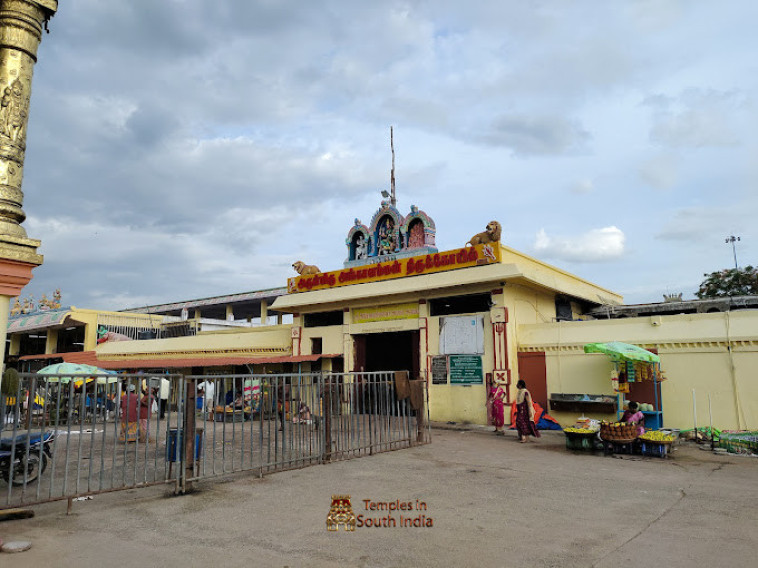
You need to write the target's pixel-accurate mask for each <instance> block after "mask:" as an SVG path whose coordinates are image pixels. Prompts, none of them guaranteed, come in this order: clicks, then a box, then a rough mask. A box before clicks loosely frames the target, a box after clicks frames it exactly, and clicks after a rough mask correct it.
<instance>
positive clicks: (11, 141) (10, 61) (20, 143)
mask: <svg viewBox="0 0 758 568" xmlns="http://www.w3.org/2000/svg"><path fill="white" fill-rule="evenodd" d="M57 10H58V1H57V0H0V345H5V337H6V332H7V328H8V304H9V300H10V298H12V297H14V296H18V295H19V294H20V293H21V290H22V289H23V287H24V286H26V284H28V283H29V280H31V279H32V269H33V268H34V267H36V266H39V265H40V264H42V255H40V254H37V247H39V246H40V241H39V240H37V239H30V238H29V237H28V236H27V235H26V231H25V230H24V228H23V227H22V226H21V223H22V222H23V221H24V219H26V214H25V213H24V210H23V209H22V208H21V206H22V205H23V202H24V193H23V192H22V191H21V181H22V179H23V176H24V153H25V152H26V126H27V124H28V121H29V100H30V97H31V92H32V72H33V70H34V64H35V63H36V62H37V48H38V47H39V44H40V41H41V40H42V31H43V30H45V29H47V22H48V20H49V19H50V18H52V17H53V15H54V14H55V12H56V11H57ZM0 361H2V354H0Z"/></svg>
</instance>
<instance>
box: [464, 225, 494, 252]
mask: <svg viewBox="0 0 758 568" xmlns="http://www.w3.org/2000/svg"><path fill="white" fill-rule="evenodd" d="M501 232H502V227H501V225H500V223H498V222H497V221H490V222H489V223H487V230H486V231H484V232H482V233H477V234H476V235H474V236H473V237H471V238H470V239H469V241H468V242H467V243H466V244H467V245H471V246H476V245H486V244H489V243H496V242H499V241H500V233H501Z"/></svg>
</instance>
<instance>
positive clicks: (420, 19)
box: [23, 0, 758, 309]
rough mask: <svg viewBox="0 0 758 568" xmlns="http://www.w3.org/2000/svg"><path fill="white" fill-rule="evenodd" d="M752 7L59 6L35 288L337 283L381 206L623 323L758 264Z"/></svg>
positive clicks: (123, 299)
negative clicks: (486, 244) (388, 200)
mask: <svg viewBox="0 0 758 568" xmlns="http://www.w3.org/2000/svg"><path fill="white" fill-rule="evenodd" d="M757 20H758V3H756V2H754V1H753V0H746V1H744V2H740V1H737V0H734V1H730V2H712V1H690V0H682V1H676V0H670V1H666V0H657V1H631V0H630V1H625V2H624V1H619V2H605V1H601V0H597V1H586V2H585V1H577V0H574V1H572V2H562V1H553V2H551V1H531V2H523V1H520V0H518V1H517V0H508V1H503V2H492V1H491V0H483V1H478V0H469V1H467V2H460V1H453V0H450V1H447V0H434V1H431V0H427V1H405V2H403V1H397V2H395V1H387V2H369V1H365V2H362V1H354V0H342V1H337V0H335V1H315V2H301V1H295V0H292V1H285V0H282V1H276V0H244V1H243V0H212V1H211V0H160V1H156V0H130V1H129V2H103V1H102V0H65V1H64V2H61V6H60V10H59V12H58V14H57V15H56V16H55V17H54V18H53V20H52V21H51V23H50V34H49V35H45V36H44V38H43V43H42V46H41V48H40V53H39V62H38V64H37V66H36V68H35V76H34V88H33V93H32V107H31V112H30V124H29V133H28V138H27V157H26V169H25V179H24V186H23V189H24V192H25V201H24V210H25V211H26V214H27V216H28V218H27V220H26V222H25V223H24V226H25V228H26V229H27V232H28V233H29V236H31V237H34V238H39V239H41V240H42V247H41V249H40V252H41V253H42V254H44V255H45V263H44V264H43V265H42V266H40V267H39V268H37V269H35V271H34V275H35V276H34V280H33V281H32V283H31V284H30V285H29V286H28V287H27V289H26V290H25V294H24V295H27V294H29V293H31V294H33V295H34V297H35V298H39V297H40V296H41V294H42V293H47V294H48V295H49V294H50V293H51V292H52V291H53V290H54V289H55V288H56V287H60V288H61V289H62V290H63V302H64V304H67V305H76V306H78V307H82V308H96V309H122V308H127V307H137V306H143V305H147V304H154V303H161V302H169V301H179V300H188V299H192V298H200V297H207V296H215V295H221V294H227V293H235V292H245V291H250V290H257V289H262V288H270V287H277V286H284V285H285V283H286V278H287V277H288V276H291V275H293V274H294V273H293V272H292V268H291V264H292V262H293V261H295V260H304V261H306V262H307V263H309V264H311V263H312V264H317V265H319V266H320V267H321V268H322V269H323V270H336V269H338V268H341V267H342V262H343V260H344V258H345V256H346V247H345V244H344V240H345V237H346V235H347V232H348V230H349V229H350V227H351V226H352V223H353V219H354V218H356V217H358V218H360V219H361V220H362V221H363V222H365V223H368V222H369V220H370V218H371V216H372V215H373V213H374V211H375V210H376V209H377V207H378V206H379V203H380V200H381V196H380V191H381V190H382V189H386V188H388V186H389V170H390V165H391V154H390V148H389V128H390V125H393V126H394V129H395V152H396V179H397V192H398V207H399V209H400V211H401V213H403V214H406V213H407V212H408V211H409V209H410V206H411V205H412V204H415V205H417V206H419V207H420V208H421V209H423V210H424V211H426V212H427V213H428V214H429V215H430V216H431V217H432V218H433V219H434V220H435V222H436V224H437V244H438V247H439V248H440V250H448V249H453V248H456V247H459V246H462V245H463V244H464V243H465V242H466V241H467V240H468V238H469V237H470V236H471V235H473V234H474V233H477V232H479V231H481V230H483V228H484V226H485V225H486V224H487V222H488V221H490V220H491V219H496V220H498V221H500V222H501V223H502V224H503V227H504V233H503V234H504V237H503V241H504V242H505V243H506V244H508V245H510V246H512V247H514V248H516V249H518V250H521V251H524V252H526V253H528V254H531V255H534V256H535V257H537V258H539V259H541V260H544V261H546V262H549V263H551V264H554V265H556V266H559V267H561V268H564V269H566V270H568V271H570V272H573V273H575V274H577V275H579V276H581V277H583V278H586V279H588V280H591V281H594V282H596V283H598V284H600V285H602V286H605V287H607V288H610V289H612V290H614V291H617V292H619V293H621V294H623V295H624V296H625V299H626V301H627V302H628V303H637V302H649V301H660V300H662V294H664V293H677V292H683V293H684V297H685V298H691V297H693V293H694V291H695V290H696V289H697V287H698V284H699V283H700V281H701V280H702V278H703V273H705V272H711V271H713V270H718V269H722V268H728V267H729V266H733V264H734V261H733V257H732V249H731V246H730V245H728V244H726V243H725V242H724V240H725V238H726V237H727V236H728V235H731V234H734V235H739V236H740V237H741V238H742V240H741V241H740V243H738V248H737V254H738V261H739V264H740V265H741V266H743V265H747V264H756V263H758V258H756V251H758V245H757V244H756V241H757V240H758V230H756V226H758V223H756V218H758V160H757V159H756V156H757V155H758V133H756V126H758V108H757V106H756V105H758V58H757V57H756V52H757V48H758V35H757V34H756V33H755V22H756V21H757Z"/></svg>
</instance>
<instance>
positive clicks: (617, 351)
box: [584, 341, 661, 363]
mask: <svg viewBox="0 0 758 568" xmlns="http://www.w3.org/2000/svg"><path fill="white" fill-rule="evenodd" d="M584 352H585V353H605V354H606V355H608V356H610V358H611V359H612V360H613V361H643V362H645V363H660V362H661V358H660V357H658V355H656V354H655V353H651V352H650V351H648V350H647V349H643V348H642V347H637V346H636V345H631V344H629V343H621V342H620V341H609V342H608V343H588V344H587V345H585V346H584Z"/></svg>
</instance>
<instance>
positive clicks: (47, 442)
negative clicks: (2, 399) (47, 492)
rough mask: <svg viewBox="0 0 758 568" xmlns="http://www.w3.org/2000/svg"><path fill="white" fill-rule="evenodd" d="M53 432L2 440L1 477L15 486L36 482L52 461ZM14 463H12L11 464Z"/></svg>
mask: <svg viewBox="0 0 758 568" xmlns="http://www.w3.org/2000/svg"><path fill="white" fill-rule="evenodd" d="M54 439H55V434H54V433H53V432H44V433H40V432H38V433H34V434H19V435H17V436H15V438H3V439H1V440H0V476H2V477H3V479H5V481H6V482H8V483H11V484H13V485H24V484H27V485H28V484H29V483H32V482H33V481H36V480H37V478H38V477H39V476H40V475H42V473H43V472H44V471H45V468H46V467H47V462H48V460H50V459H52V457H53V454H52V446H53V440H54ZM11 462H12V463H11Z"/></svg>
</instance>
